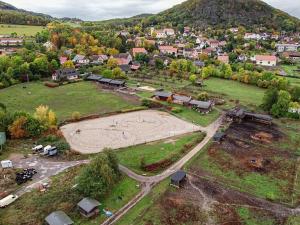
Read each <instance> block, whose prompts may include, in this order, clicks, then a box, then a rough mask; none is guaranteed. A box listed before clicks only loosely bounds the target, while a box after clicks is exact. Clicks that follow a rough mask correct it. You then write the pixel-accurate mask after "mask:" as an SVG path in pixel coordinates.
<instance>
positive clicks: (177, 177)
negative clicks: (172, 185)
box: [171, 170, 186, 182]
mask: <svg viewBox="0 0 300 225" xmlns="http://www.w3.org/2000/svg"><path fill="white" fill-rule="evenodd" d="M185 177H186V173H185V172H184V171H183V170H179V171H177V172H176V173H174V174H173V175H172V176H171V180H172V181H174V182H179V181H182V180H183V179H184V178H185Z"/></svg>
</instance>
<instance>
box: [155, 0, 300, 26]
mask: <svg viewBox="0 0 300 225" xmlns="http://www.w3.org/2000/svg"><path fill="white" fill-rule="evenodd" d="M151 20H153V21H152V22H153V23H166V22H169V23H172V24H173V25H175V26H176V25H180V24H182V25H189V26H192V25H194V26H199V27H206V26H207V25H215V26H216V25H217V26H238V25H243V26H248V27H250V26H251V27H252V26H254V25H258V26H260V25H262V26H265V27H267V28H275V29H285V30H294V29H297V28H298V29H299V24H300V23H299V19H297V18H295V17H292V16H290V15H289V14H287V13H285V12H283V11H280V10H278V9H275V8H273V7H272V6H270V5H268V4H266V3H264V2H262V1H260V0H188V1H186V2H183V3H182V4H179V5H176V6H174V7H173V8H171V9H168V10H166V11H163V12H161V13H159V14H158V15H156V16H155V17H152V18H151Z"/></svg>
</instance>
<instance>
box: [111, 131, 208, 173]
mask: <svg viewBox="0 0 300 225" xmlns="http://www.w3.org/2000/svg"><path fill="white" fill-rule="evenodd" d="M203 138H204V133H200V132H196V133H192V134H187V135H184V136H180V137H174V138H171V139H165V140H161V141H156V142H151V143H148V144H144V145H137V146H132V147H128V148H124V149H121V150H118V151H117V152H116V153H117V156H118V158H119V160H120V163H121V164H122V165H124V166H126V167H128V168H129V169H131V170H133V171H134V172H136V173H138V174H144V173H146V174H147V175H153V174H156V173H157V172H160V170H157V171H155V172H145V171H143V170H142V168H141V160H142V158H144V162H145V164H146V165H149V164H153V163H157V162H160V161H163V160H167V159H171V160H172V162H175V161H177V160H178V159H179V158H181V157H182V156H183V155H184V154H185V153H186V151H188V150H190V149H191V148H192V147H193V146H195V145H196V144H198V143H200V142H201V140H202V139H203Z"/></svg>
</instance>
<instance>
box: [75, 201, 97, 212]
mask: <svg viewBox="0 0 300 225" xmlns="http://www.w3.org/2000/svg"><path fill="white" fill-rule="evenodd" d="M99 205H101V204H100V202H98V201H97V200H95V199H91V198H84V199H82V200H81V201H80V202H78V204H77V206H78V207H80V208H81V209H83V210H84V211H85V212H87V213H90V212H91V211H92V210H93V209H95V208H97V207H98V206H99Z"/></svg>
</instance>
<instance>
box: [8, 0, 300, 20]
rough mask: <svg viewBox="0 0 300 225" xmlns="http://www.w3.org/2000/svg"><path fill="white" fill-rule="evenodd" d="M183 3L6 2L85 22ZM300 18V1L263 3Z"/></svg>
mask: <svg viewBox="0 0 300 225" xmlns="http://www.w3.org/2000/svg"><path fill="white" fill-rule="evenodd" d="M183 1H184V0H4V2H7V3H9V4H12V5H14V6H16V7H17V8H21V9H25V10H29V11H33V12H39V13H45V14H49V15H51V16H54V17H72V18H80V19H82V20H104V19H112V18H124V17H130V16H135V15H138V14H142V13H157V12H160V11H163V10H165V9H168V8H171V7H172V6H173V5H176V4H179V3H181V2H183ZM264 1H265V2H267V3H268V4H270V5H272V6H274V7H276V8H279V9H281V10H283V11H286V12H288V13H290V14H291V15H293V16H297V17H298V18H300V0H264Z"/></svg>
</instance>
